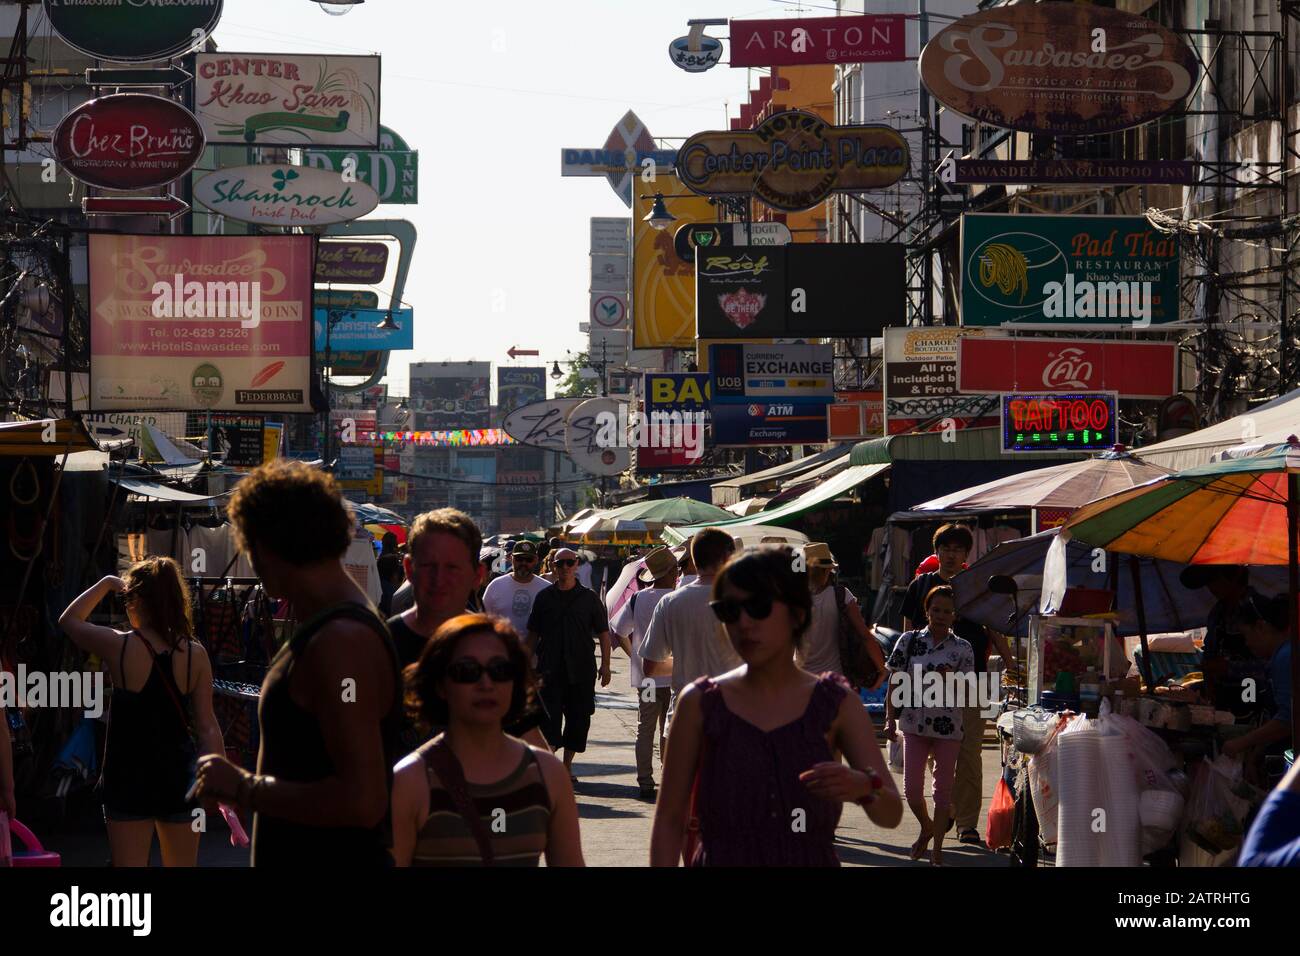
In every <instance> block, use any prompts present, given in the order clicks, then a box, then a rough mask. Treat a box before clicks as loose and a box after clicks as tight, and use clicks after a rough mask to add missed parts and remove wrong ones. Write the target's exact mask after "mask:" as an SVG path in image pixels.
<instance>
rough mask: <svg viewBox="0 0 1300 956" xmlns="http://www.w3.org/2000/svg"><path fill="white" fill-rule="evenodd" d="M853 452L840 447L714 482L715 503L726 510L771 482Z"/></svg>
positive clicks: (845, 447)
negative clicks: (759, 487) (728, 506)
mask: <svg viewBox="0 0 1300 956" xmlns="http://www.w3.org/2000/svg"><path fill="white" fill-rule="evenodd" d="M851 450H852V446H850V445H840V446H838V447H835V448H830V449H828V450H826V451H823V452H818V453H817V454H815V455H808V456H807V457H806V458H799V459H796V460H795V461H787V462H785V463H784V464H780V465H775V466H773V467H771V468H765V469H763V470H762V471H756V472H753V473H752V474H748V475H739V476H737V477H735V478H727V479H725V480H723V481H718V482H714V484H713V488H712V497H713V503H714V504H715V505H718V506H719V507H721V508H725V507H726V506H727V505H734V504H735V503H736V502H737V501H740V500H742V499H744V498H749V497H752V496H753V495H754V494H755V493H756V491H757V489H758V486H760V485H764V484H767V483H769V482H771V483H774V484H775V483H778V482H780V481H782V480H784V479H787V478H793V477H795V476H796V475H802V474H804V473H806V472H809V471H812V470H813V469H814V468H819V467H821V466H822V465H824V464H826V463H827V462H830V461H834V460H835V459H837V458H841V457H844V456H846V455H848V454H849V452H850V451H851ZM774 490H775V489H774Z"/></svg>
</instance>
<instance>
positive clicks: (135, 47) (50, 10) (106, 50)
mask: <svg viewBox="0 0 1300 956" xmlns="http://www.w3.org/2000/svg"><path fill="white" fill-rule="evenodd" d="M221 2H222V0H149V3H148V4H147V9H141V8H142V7H145V6H146V4H144V3H141V0H95V2H94V3H87V2H86V0H44V3H43V6H44V8H45V16H46V17H47V18H48V19H49V21H50V26H52V27H53V28H54V31H55V32H56V33H57V34H58V35H59V36H60V37H61V38H62V39H63V42H65V43H66V44H68V46H70V47H72V48H73V49H74V50H78V51H79V52H81V53H84V54H86V55H87V56H89V57H94V58H96V59H101V60H115V61H117V62H119V63H135V62H138V63H144V62H148V61H151V60H166V59H168V58H170V57H173V56H177V55H179V54H181V53H185V52H186V51H188V50H191V49H193V48H194V47H195V46H196V45H197V44H196V35H197V37H199V38H201V39H206V38H207V37H209V36H211V35H212V31H213V30H214V29H216V26H217V21H219V20H220V19H221Z"/></svg>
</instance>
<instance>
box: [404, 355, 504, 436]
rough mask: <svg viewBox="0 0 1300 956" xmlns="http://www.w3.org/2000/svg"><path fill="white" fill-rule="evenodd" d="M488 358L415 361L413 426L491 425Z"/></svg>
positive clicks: (428, 428)
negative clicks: (464, 360)
mask: <svg viewBox="0 0 1300 956" xmlns="http://www.w3.org/2000/svg"><path fill="white" fill-rule="evenodd" d="M491 370H492V366H491V363H489V362H413V363H411V366H410V376H411V378H410V402H411V417H412V423H411V427H412V428H413V430H416V431H445V430H452V429H461V428H490V427H491V426H492V410H491V399H490V396H491V378H490V376H491Z"/></svg>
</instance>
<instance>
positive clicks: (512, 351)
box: [506, 345, 542, 359]
mask: <svg viewBox="0 0 1300 956" xmlns="http://www.w3.org/2000/svg"><path fill="white" fill-rule="evenodd" d="M506 354H507V355H509V356H510V357H511V358H512V359H514V358H518V357H519V356H521V355H541V354H542V353H541V352H539V351H537V350H536V349H517V348H515V347H514V346H513V345H512V346H510V348H509V349H508V350H507V351H506Z"/></svg>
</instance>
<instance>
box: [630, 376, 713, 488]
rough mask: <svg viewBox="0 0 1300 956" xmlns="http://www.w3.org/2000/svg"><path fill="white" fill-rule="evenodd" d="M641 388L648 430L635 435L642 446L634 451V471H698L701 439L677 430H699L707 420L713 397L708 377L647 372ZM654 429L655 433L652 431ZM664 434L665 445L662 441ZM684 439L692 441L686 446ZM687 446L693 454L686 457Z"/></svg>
mask: <svg viewBox="0 0 1300 956" xmlns="http://www.w3.org/2000/svg"><path fill="white" fill-rule="evenodd" d="M644 387H645V411H644V418H645V420H646V421H647V423H648V424H649V426H650V427H646V428H642V429H641V430H640V431H639V432H638V435H639V437H640V439H641V444H639V445H638V446H637V451H636V467H637V471H640V472H656V471H681V470H684V469H687V468H698V467H700V454H699V452H700V451H701V450H702V447H703V435H702V434H699V435H697V434H695V433H691V434H690V435H689V436H688V435H687V434H686V433H685V432H684V431H680V432H679V431H676V429H685V428H687V427H690V428H696V427H700V426H702V425H703V424H704V423H705V422H706V421H707V420H708V419H707V415H708V410H709V407H710V405H711V403H712V395H713V388H712V385H711V384H710V382H709V376H708V374H707V373H705V372H686V373H672V372H647V373H646V375H645V381H644ZM674 413H676V415H674ZM683 416H692V417H689V418H687V417H683ZM694 416H700V417H699V418H696V417H694ZM655 428H657V431H655V430H652V429H655ZM665 431H667V433H668V436H669V440H668V441H665V440H664V437H665ZM687 437H690V439H691V441H690V442H689V443H688V442H687V441H686V438H687ZM688 444H691V445H692V450H693V452H694V453H693V454H688V453H687V452H688V448H687V445H688Z"/></svg>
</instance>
